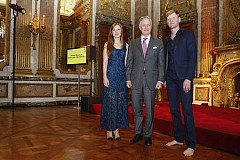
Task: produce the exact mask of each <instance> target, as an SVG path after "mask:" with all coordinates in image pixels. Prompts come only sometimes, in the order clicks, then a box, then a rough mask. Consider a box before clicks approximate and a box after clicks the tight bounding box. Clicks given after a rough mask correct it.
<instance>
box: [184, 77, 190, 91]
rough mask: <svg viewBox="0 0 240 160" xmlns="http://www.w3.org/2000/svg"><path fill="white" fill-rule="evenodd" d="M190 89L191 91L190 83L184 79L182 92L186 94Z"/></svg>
mask: <svg viewBox="0 0 240 160" xmlns="http://www.w3.org/2000/svg"><path fill="white" fill-rule="evenodd" d="M190 89H191V81H190V80H188V79H185V80H184V82H183V91H184V92H185V93H187V92H189V91H190Z"/></svg>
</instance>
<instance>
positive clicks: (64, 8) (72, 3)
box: [0, 0, 84, 16]
mask: <svg viewBox="0 0 240 160" xmlns="http://www.w3.org/2000/svg"><path fill="white" fill-rule="evenodd" d="M0 1H1V0H0ZM83 2H84V0H61V4H60V5H61V9H60V13H61V15H64V16H71V15H72V14H73V13H74V9H75V8H76V7H77V6H79V5H80V4H82V3H83Z"/></svg>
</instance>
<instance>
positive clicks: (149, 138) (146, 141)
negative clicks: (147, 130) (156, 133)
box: [145, 137, 152, 146]
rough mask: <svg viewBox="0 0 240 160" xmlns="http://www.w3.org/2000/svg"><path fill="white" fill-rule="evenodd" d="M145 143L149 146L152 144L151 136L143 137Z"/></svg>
mask: <svg viewBox="0 0 240 160" xmlns="http://www.w3.org/2000/svg"><path fill="white" fill-rule="evenodd" d="M145 145H146V146H151V145H152V138H151V137H145Z"/></svg>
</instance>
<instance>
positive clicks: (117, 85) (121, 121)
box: [100, 23, 129, 140]
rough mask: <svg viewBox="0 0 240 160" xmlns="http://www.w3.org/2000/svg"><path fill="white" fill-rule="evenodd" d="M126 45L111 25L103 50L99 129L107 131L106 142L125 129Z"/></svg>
mask: <svg viewBox="0 0 240 160" xmlns="http://www.w3.org/2000/svg"><path fill="white" fill-rule="evenodd" d="M127 51H128V44H127V43H125V42H124V41H123V28H122V25H121V24H120V23H114V24H113V25H112V26H111V28H110V31H109V34H108V41H107V42H106V43H105V44H104V49H103V85H104V86H103V98H102V110H101V118H100V129H105V130H107V139H108V140H112V139H113V138H114V139H116V140H120V135H119V131H118V128H122V129H128V128H129V122H128V91H127V88H126V78H125V62H126V57H127Z"/></svg>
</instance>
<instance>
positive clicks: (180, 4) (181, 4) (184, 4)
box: [161, 0, 196, 16]
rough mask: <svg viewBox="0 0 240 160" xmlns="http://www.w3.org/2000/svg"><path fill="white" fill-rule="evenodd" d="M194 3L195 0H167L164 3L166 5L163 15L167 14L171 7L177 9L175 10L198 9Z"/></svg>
mask: <svg viewBox="0 0 240 160" xmlns="http://www.w3.org/2000/svg"><path fill="white" fill-rule="evenodd" d="M194 3H195V0H194V2H193V0H171V2H169V0H166V1H165V3H164V7H163V9H162V10H163V11H162V14H161V16H164V15H165V14H166V12H167V11H168V10H170V9H175V10H178V11H179V10H181V9H184V8H185V10H192V9H196V8H195V7H194Z"/></svg>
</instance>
